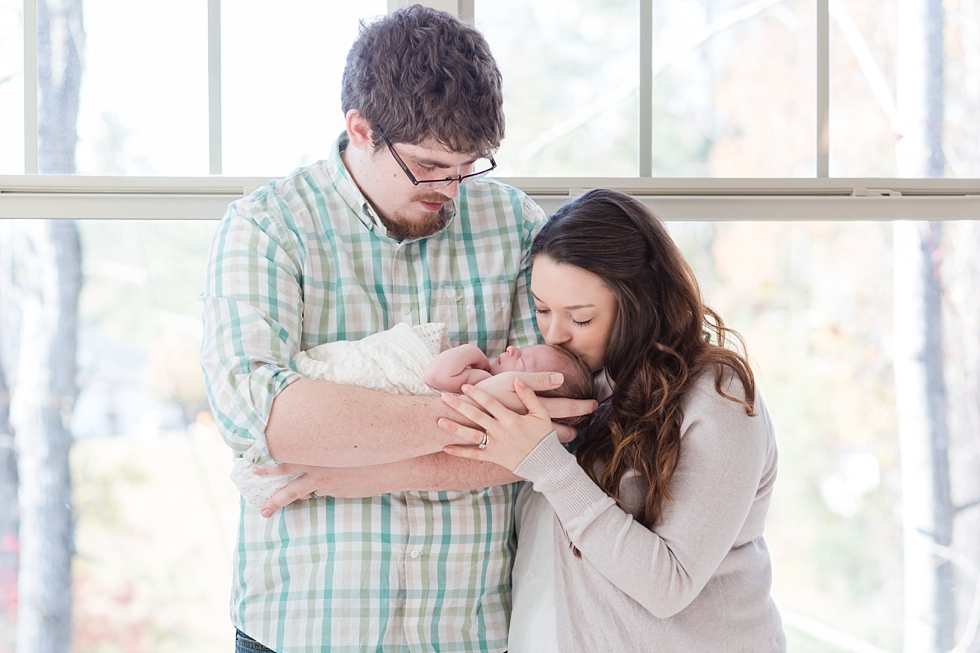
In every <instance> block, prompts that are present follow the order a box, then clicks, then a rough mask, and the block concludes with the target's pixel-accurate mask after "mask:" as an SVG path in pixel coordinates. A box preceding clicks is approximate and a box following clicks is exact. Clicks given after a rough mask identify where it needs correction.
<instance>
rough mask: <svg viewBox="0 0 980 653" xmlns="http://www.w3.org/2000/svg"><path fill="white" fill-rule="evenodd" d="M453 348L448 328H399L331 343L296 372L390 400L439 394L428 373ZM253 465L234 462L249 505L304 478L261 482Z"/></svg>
mask: <svg viewBox="0 0 980 653" xmlns="http://www.w3.org/2000/svg"><path fill="white" fill-rule="evenodd" d="M448 348H449V339H448V336H447V335H446V325H445V324H442V323H436V324H420V325H417V326H409V325H407V324H398V325H395V326H394V327H392V328H391V329H389V330H387V331H382V332H381V333H376V334H374V335H371V336H368V337H367V338H364V339H363V340H347V341H338V342H328V343H326V344H323V345H318V346H316V347H313V348H312V349H310V350H309V351H305V352H300V353H298V354H296V359H295V360H296V369H297V370H298V371H299V373H300V374H302V375H303V376H305V377H307V378H311V379H324V380H326V381H333V382H334V383H341V384H344V385H355V386H358V387H361V388H366V389H368V390H377V391H380V392H388V393H391V394H403V395H423V394H430V395H431V394H439V391H437V390H434V389H432V388H431V387H429V386H428V385H426V384H425V381H424V374H425V367H426V365H428V364H429V361H431V360H432V359H433V358H434V357H435V356H436V354H438V353H439V352H441V351H443V350H445V349H448ZM254 465H255V461H254V460H248V459H247V457H240V458H236V459H235V464H234V465H233V467H232V470H231V480H232V481H233V482H234V483H235V486H236V487H237V488H238V491H239V492H241V494H242V496H243V497H244V498H245V501H246V502H247V503H248V504H249V505H250V506H254V507H256V508H260V507H262V505H263V504H264V503H265V502H266V501H267V500H268V499H269V497H271V496H272V495H273V494H275V493H276V492H278V491H279V490H281V489H282V488H284V487H286V485H287V484H288V483H289V482H290V481H292V480H293V479H295V478H298V477H299V476H300V474H288V475H282V476H256V475H255V474H253V473H252V467H253V466H254Z"/></svg>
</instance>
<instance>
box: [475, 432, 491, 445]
mask: <svg viewBox="0 0 980 653" xmlns="http://www.w3.org/2000/svg"><path fill="white" fill-rule="evenodd" d="M488 442H490V434H489V433H487V432H486V431H484V432H483V441H482V442H480V444H478V445H476V446H477V447H479V448H480V449H486V448H487V443H488Z"/></svg>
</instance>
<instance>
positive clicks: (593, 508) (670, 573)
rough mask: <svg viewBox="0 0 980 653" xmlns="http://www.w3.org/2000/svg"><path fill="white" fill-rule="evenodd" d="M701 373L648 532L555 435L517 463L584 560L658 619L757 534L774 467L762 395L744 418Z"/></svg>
mask: <svg viewBox="0 0 980 653" xmlns="http://www.w3.org/2000/svg"><path fill="white" fill-rule="evenodd" d="M705 377H706V378H705ZM705 377H702V379H701V380H699V381H698V382H697V383H696V384H695V385H694V387H692V389H691V391H690V393H689V395H688V397H686V398H685V404H684V419H683V422H682V426H681V455H680V462H679V466H678V469H677V472H676V473H675V476H674V478H673V480H672V483H671V485H670V495H671V500H670V501H667V502H666V503H665V506H664V515H663V519H662V520H661V522H660V523H658V524H656V525H654V527H653V529H652V530H651V529H648V528H646V527H644V526H643V525H641V524H640V523H639V522H637V521H636V520H635V519H634V518H633V515H631V514H630V513H629V512H626V511H625V510H623V509H622V508H620V507H619V506H618V505H617V504H616V502H615V501H614V500H613V499H612V498H611V497H609V496H607V495H606V494H605V492H603V491H602V490H601V489H600V488H599V487H598V486H597V485H595V483H593V482H592V480H591V479H590V478H589V477H588V475H587V474H586V473H585V471H584V470H582V468H581V467H579V465H578V463H577V461H576V459H575V457H574V455H572V454H570V453H568V452H567V451H565V449H564V447H562V445H561V444H560V443H559V442H558V439H557V437H556V436H554V435H551V436H549V437H548V438H547V439H545V440H544V441H542V442H541V444H540V445H538V447H537V448H536V449H535V450H534V451H532V452H531V454H529V455H528V457H527V458H526V459H525V460H524V461H523V462H522V463H521V465H520V466H519V467H518V468H517V469H516V470H515V473H517V474H518V475H519V476H522V477H524V478H527V479H528V480H530V481H532V482H533V483H534V489H535V490H537V491H539V492H542V493H544V495H545V496H546V497H547V498H548V501H549V502H550V503H551V504H552V506H553V507H554V508H555V512H556V513H557V515H558V518H559V520H560V521H561V523H562V526H563V527H564V529H565V531H566V532H567V534H568V536H569V538H570V540H571V541H572V543H573V544H574V545H575V546H576V547H577V548H578V549H579V551H581V553H582V555H583V557H584V558H586V559H587V560H588V561H589V562H590V563H591V564H592V565H593V566H594V567H595V568H596V569H598V571H599V572H600V573H601V574H602V575H603V576H604V577H605V578H606V579H608V580H609V581H610V582H611V583H612V584H613V585H615V586H616V587H617V588H619V589H620V590H621V591H623V592H625V593H626V594H627V595H629V596H630V597H631V598H633V599H634V600H636V601H637V602H639V603H640V604H641V605H642V606H643V607H644V608H645V609H647V610H648V611H649V612H651V613H652V614H653V615H654V616H656V617H660V618H664V617H669V616H672V615H674V614H676V613H678V612H680V611H681V610H683V609H684V608H685V607H687V606H688V605H690V603H691V602H692V601H693V600H694V599H695V598H696V597H697V596H698V594H699V593H700V592H701V590H702V589H703V588H704V586H705V585H706V584H707V582H708V580H709V579H710V578H711V577H712V575H713V574H714V573H715V572H716V570H717V569H718V567H719V565H720V564H721V563H722V561H723V560H724V558H725V556H726V555H728V553H729V552H730V551H731V550H732V549H733V548H736V547H737V546H740V545H741V544H744V543H745V542H746V541H750V540H752V539H754V538H755V537H757V536H758V535H761V528H762V524H761V523H760V524H755V523H754V521H753V520H750V519H749V513H750V510H751V508H752V505H753V503H754V501H755V500H756V499H757V495H759V494H761V493H762V492H768V489H765V490H763V489H762V488H764V487H765V488H769V487H771V480H772V479H769V478H766V476H767V475H769V474H771V475H772V476H774V474H775V445H774V440H773V436H772V427H771V423H770V422H769V418H768V415H767V414H766V412H765V409H764V407H763V406H762V402H761V400H760V399H759V398H757V399H756V412H757V415H756V416H755V417H749V416H748V415H746V414H745V409H744V407H743V406H741V405H740V404H737V403H735V402H733V401H731V400H728V399H726V398H725V397H722V396H720V395H719V394H718V393H717V392H716V391H715V389H714V377H713V376H712V375H710V374H709V375H705ZM732 390H740V386H738V385H737V383H736V384H735V388H731V387H730V388H729V389H728V390H727V392H728V394H731V395H732V396H739V395H737V394H735V393H734V392H732ZM766 500H768V497H766ZM762 521H763V522H764V520H762ZM756 529H758V533H757V534H756V533H755V532H754V531H755V530H756Z"/></svg>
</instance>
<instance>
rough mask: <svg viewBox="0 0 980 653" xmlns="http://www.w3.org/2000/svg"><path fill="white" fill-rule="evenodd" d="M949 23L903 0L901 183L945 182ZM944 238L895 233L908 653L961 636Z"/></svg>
mask: <svg viewBox="0 0 980 653" xmlns="http://www.w3.org/2000/svg"><path fill="white" fill-rule="evenodd" d="M943 19H944V17H943V7H942V1H941V0H900V3H899V35H898V43H899V49H898V68H897V73H898V84H897V89H898V92H897V105H896V109H897V117H898V126H899V129H900V130H901V140H900V141H899V143H898V145H897V146H896V154H897V157H898V171H899V175H900V176H902V177H942V176H943V172H944V167H945V157H944V156H943V148H942V140H943V61H944V57H943ZM942 234H943V226H942V223H939V222H928V223H926V222H918V223H915V222H898V223H896V224H895V228H894V236H895V239H894V256H895V263H894V269H895V273H894V275H895V276H894V288H895V290H894V293H895V391H896V400H897V404H898V406H897V413H898V422H899V438H900V441H901V456H902V513H903V514H902V517H903V530H904V537H903V543H904V546H903V554H904V560H905V563H904V574H905V592H904V607H905V620H904V621H905V633H904V648H905V651H908V652H909V653H911V652H913V651H914V652H916V653H920V652H928V651H937V652H938V651H947V650H949V649H950V648H952V646H953V638H954V634H955V628H956V603H955V595H954V586H953V568H952V564H951V563H950V562H949V561H948V560H947V559H946V557H944V555H943V553H942V550H943V547H949V546H950V545H951V544H952V529H953V516H954V512H955V511H954V508H953V503H952V497H951V487H950V474H949V428H948V422H947V403H948V399H947V389H946V382H945V368H944V363H943V323H942V288H941V283H940V274H939V262H940V255H939V247H940V243H941V242H942Z"/></svg>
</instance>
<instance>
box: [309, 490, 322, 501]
mask: <svg viewBox="0 0 980 653" xmlns="http://www.w3.org/2000/svg"><path fill="white" fill-rule="evenodd" d="M309 498H310V499H322V498H323V497H321V496H320V495H318V494H317V493H316V490H313V491H312V492H310V496H309Z"/></svg>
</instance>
